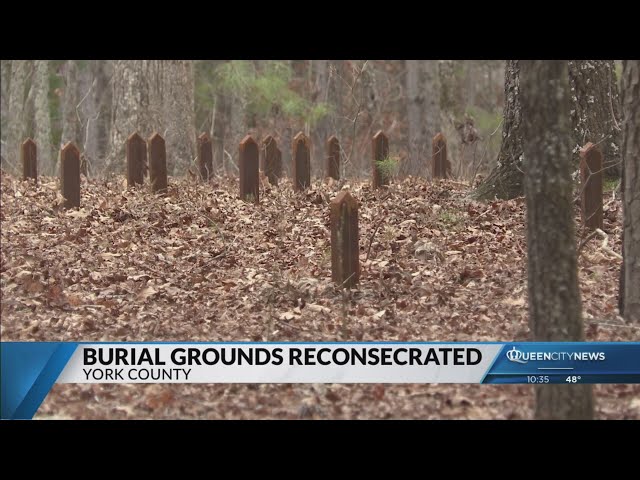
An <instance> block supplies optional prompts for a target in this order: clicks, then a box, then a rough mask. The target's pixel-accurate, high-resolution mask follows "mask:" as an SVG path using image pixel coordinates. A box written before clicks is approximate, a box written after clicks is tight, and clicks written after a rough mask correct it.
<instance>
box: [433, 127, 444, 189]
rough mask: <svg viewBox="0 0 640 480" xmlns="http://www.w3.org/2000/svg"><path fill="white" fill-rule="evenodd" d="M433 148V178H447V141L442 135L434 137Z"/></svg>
mask: <svg viewBox="0 0 640 480" xmlns="http://www.w3.org/2000/svg"><path fill="white" fill-rule="evenodd" d="M431 148H432V156H431V178H433V179H436V178H447V140H446V138H444V135H443V134H442V133H438V134H436V136H435V137H433V142H432V144H431Z"/></svg>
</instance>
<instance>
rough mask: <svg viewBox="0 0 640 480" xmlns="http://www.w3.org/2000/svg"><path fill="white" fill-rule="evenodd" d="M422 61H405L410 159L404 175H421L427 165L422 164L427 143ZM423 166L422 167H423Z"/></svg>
mask: <svg viewBox="0 0 640 480" xmlns="http://www.w3.org/2000/svg"><path fill="white" fill-rule="evenodd" d="M421 66H422V61H419V60H406V61H405V87H406V89H407V92H406V100H407V121H408V125H409V138H408V140H409V144H408V145H407V147H408V151H409V159H408V160H409V161H408V162H407V164H406V167H405V168H403V169H402V174H404V175H414V176H416V175H419V174H420V171H421V170H422V171H426V168H427V167H426V165H421V163H420V159H421V158H422V151H423V149H424V148H423V147H424V144H425V139H424V135H423V122H422V111H423V109H424V98H423V96H422V95H421V93H422V92H421V90H420V86H419V84H420V77H421V75H420V73H421V72H420V70H421ZM421 167H422V168H421Z"/></svg>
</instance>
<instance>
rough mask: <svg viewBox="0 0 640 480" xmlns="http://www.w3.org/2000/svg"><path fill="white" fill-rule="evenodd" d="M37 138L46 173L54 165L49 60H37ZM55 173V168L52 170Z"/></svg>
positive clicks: (35, 84)
mask: <svg viewBox="0 0 640 480" xmlns="http://www.w3.org/2000/svg"><path fill="white" fill-rule="evenodd" d="M34 88H35V99H34V102H35V121H36V122H35V123H36V124H35V140H36V144H37V145H38V162H39V164H40V165H41V167H40V169H41V171H42V172H43V173H44V172H46V171H47V170H48V169H49V168H51V167H52V166H53V163H52V158H53V155H52V152H53V148H52V142H51V116H50V112H49V61H48V60H36V62H35V79H34ZM50 173H53V170H52V171H51V172H50Z"/></svg>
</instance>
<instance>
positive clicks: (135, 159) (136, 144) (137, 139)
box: [127, 132, 147, 187]
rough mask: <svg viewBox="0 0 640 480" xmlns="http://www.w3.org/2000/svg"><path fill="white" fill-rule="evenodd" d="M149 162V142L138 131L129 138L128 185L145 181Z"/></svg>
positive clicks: (131, 185) (140, 183)
mask: <svg viewBox="0 0 640 480" xmlns="http://www.w3.org/2000/svg"><path fill="white" fill-rule="evenodd" d="M146 164H147V144H146V143H145V141H144V139H143V138H142V137H141V136H140V135H139V134H138V132H135V133H132V134H131V135H130V136H129V138H127V187H133V186H135V185H142V184H143V183H144V174H145V169H146V168H145V167H146Z"/></svg>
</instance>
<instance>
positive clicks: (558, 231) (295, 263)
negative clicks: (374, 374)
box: [0, 60, 640, 419]
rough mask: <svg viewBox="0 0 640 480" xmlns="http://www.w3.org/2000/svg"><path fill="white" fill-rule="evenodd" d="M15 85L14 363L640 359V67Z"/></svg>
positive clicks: (604, 395)
mask: <svg viewBox="0 0 640 480" xmlns="http://www.w3.org/2000/svg"><path fill="white" fill-rule="evenodd" d="M0 64H1V72H0V75H1V77H0V80H1V89H0V127H1V136H0V140H1V148H0V154H1V164H0V167H1V194H2V197H1V201H2V205H1V209H0V221H1V222H2V223H1V226H2V231H1V237H0V240H1V247H2V249H1V252H2V253H1V282H0V286H1V293H2V311H1V313H2V322H1V324H0V333H1V334H2V338H3V340H10V341H27V340H36V341H174V342H181V341H187V340H188V341H194V342H195V341H203V342H211V341H298V342H303V341H304V342H321V341H327V342H328V341H359V342H367V341H401V342H405V341H438V342H446V341H450V342H462V341H513V340H519V341H635V342H637V341H639V340H640V62H639V61H631V60H624V61H617V60H616V61H614V60H570V61H560V60H553V61H544V60H507V61H503V60H464V61H463V60H438V61H436V60H291V61H285V60H278V61H276V60H233V61H230V60H224V61H222V60H220V61H217V60H211V61H205V60H2V61H1V62H0ZM336 205H338V206H336ZM344 211H347V212H348V213H347V214H345V215H347V217H346V218H349V219H350V220H349V221H351V220H352V219H353V218H354V216H355V218H356V220H354V222H355V223H353V224H351V223H349V222H347V223H348V225H347V226H346V227H344V230H340V232H347V233H348V235H347V233H336V232H337V230H336V228H338V227H336V225H337V224H336V221H335V216H336V215H343V213H340V212H344ZM341 218H342V217H341ZM343 223H344V222H343ZM340 225H342V223H341V224H340ZM340 228H343V227H340ZM345 236H346V237H348V241H345V242H344V243H341V244H340V245H341V246H340V248H336V243H337V242H338V241H340V242H342V239H343V237H345ZM36 418H43V419H44V418H56V419H58V418H60V419H67V418H68V419H107V418H194V419H195V418H206V419H258V418H282V419H299V418H313V419H330V418H340V419H369V418H371V419H378V418H380V419H382V418H407V419H408V418H420V419H436V418H437V419H441V418H455V419H494V418H495V419H528V418H536V419H592V418H598V419H640V387H638V386H637V385H630V384H602V385H594V386H591V385H586V384H585V385H537V386H535V387H534V386H530V385H501V386H496V385H491V386H489V385H455V384H436V385H419V384H397V385H394V384H372V385H369V384H335V385H332V384H309V385H307V384H258V385H253V384H231V385H224V384H218V385H201V384H172V385H160V384H156V385H76V384H64V385H56V386H54V388H53V390H52V391H51V393H50V394H49V395H48V397H47V399H46V400H45V402H44V403H43V405H42V407H41V408H40V410H39V411H38V413H37V415H36Z"/></svg>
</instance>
